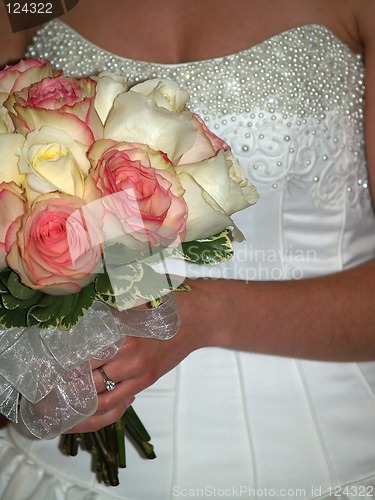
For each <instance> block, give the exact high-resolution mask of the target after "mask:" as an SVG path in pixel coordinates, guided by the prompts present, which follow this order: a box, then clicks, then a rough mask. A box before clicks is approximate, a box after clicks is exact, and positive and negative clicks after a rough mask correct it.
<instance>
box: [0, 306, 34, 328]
mask: <svg viewBox="0 0 375 500" xmlns="http://www.w3.org/2000/svg"><path fill="white" fill-rule="evenodd" d="M26 320H27V309H5V308H4V307H3V308H1V309H0V324H1V326H2V327H3V328H22V327H23V326H25V325H26Z"/></svg>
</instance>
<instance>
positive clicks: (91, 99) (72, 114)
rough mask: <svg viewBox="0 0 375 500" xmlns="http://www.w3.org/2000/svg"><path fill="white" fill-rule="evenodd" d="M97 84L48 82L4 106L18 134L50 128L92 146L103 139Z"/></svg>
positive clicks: (60, 79) (13, 96)
mask: <svg viewBox="0 0 375 500" xmlns="http://www.w3.org/2000/svg"><path fill="white" fill-rule="evenodd" d="M95 89H96V82H95V80H93V79H91V78H64V77H58V78H45V79H44V80H42V81H41V82H38V83H35V84H33V85H30V86H29V87H26V88H24V89H22V90H21V91H19V92H14V93H12V94H11V95H10V96H9V97H8V99H7V100H6V101H5V103H4V105H5V107H6V108H7V109H8V111H9V113H10V116H11V117H12V119H13V122H14V125H15V127H16V129H17V131H18V132H21V133H23V134H26V133H27V132H29V131H30V130H39V129H40V128H41V127H42V126H51V127H54V128H58V129H61V130H64V131H65V132H67V133H69V134H72V131H74V138H75V139H76V140H78V141H80V142H81V143H83V144H85V145H86V146H89V145H90V144H91V143H92V142H93V141H94V140H95V139H97V138H101V137H102V135H103V125H102V123H101V121H100V118H99V115H98V113H97V111H96V109H95Z"/></svg>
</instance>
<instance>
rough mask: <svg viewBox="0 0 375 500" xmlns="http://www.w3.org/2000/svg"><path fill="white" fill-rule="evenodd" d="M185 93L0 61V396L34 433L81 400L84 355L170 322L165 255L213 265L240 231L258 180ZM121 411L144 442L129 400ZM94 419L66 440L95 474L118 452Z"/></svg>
mask: <svg viewBox="0 0 375 500" xmlns="http://www.w3.org/2000/svg"><path fill="white" fill-rule="evenodd" d="M188 98H189V96H188V94H187V93H186V92H185V91H184V90H182V89H180V88H179V87H178V86H177V85H176V84H175V83H174V82H172V81H169V80H157V79H156V80H150V81H147V82H144V83H141V84H138V85H135V86H134V87H132V88H130V89H129V88H128V87H127V81H126V78H125V77H123V76H117V75H114V74H110V73H107V72H104V73H101V74H100V75H98V76H97V77H90V78H88V77H86V78H69V77H65V76H64V75H63V74H62V73H61V72H60V71H56V70H54V69H53V68H52V67H51V65H50V63H49V62H48V61H42V60H39V59H38V60H29V61H20V62H19V63H18V64H16V65H14V66H9V67H6V68H5V69H4V70H3V71H0V199H1V212H0V327H1V330H0V359H1V363H0V411H1V413H3V414H4V415H5V416H7V417H8V418H10V419H12V420H17V419H18V416H19V415H20V416H21V418H22V420H23V421H24V423H25V424H26V426H27V427H28V429H29V430H30V431H31V432H32V433H33V434H35V435H36V436H37V437H42V438H47V439H49V438H52V437H55V436H56V435H59V434H61V433H63V432H64V431H66V430H68V429H69V428H71V427H73V426H74V425H75V424H76V423H78V422H79V421H81V420H83V419H84V418H86V417H87V416H89V415H91V414H93V413H94V412H95V410H96V404H97V395H96V391H95V387H94V385H93V379H92V374H91V365H90V360H91V359H92V358H99V359H105V358H106V357H110V356H113V355H114V353H115V352H116V349H118V347H119V345H121V343H122V342H123V341H124V339H125V337H126V336H127V335H138V336H147V335H148V336H154V337H157V338H163V339H168V338H169V337H171V336H172V335H174V334H175V333H176V331H177V329H178V315H177V313H176V310H175V308H174V306H173V294H172V295H171V292H173V291H175V290H186V289H187V287H186V286H185V285H184V283H183V280H184V278H183V273H181V275H180V276H178V275H174V276H172V275H171V273H170V272H169V264H168V263H169V262H171V261H176V259H177V260H178V261H179V262H183V261H190V262H194V263H197V264H218V263H220V262H223V261H225V260H227V259H229V258H230V257H231V256H232V246H231V239H232V238H234V239H240V238H241V237H242V235H241V233H240V231H239V230H238V229H237V228H236V226H235V224H234V223H233V221H232V219H231V215H232V214H233V213H234V212H236V211H238V210H242V209H244V208H246V207H248V206H250V205H252V204H253V203H255V202H256V200H257V197H258V195H257V192H256V190H255V188H254V186H253V185H252V184H251V183H250V182H249V181H248V180H247V179H245V177H244V173H243V171H242V169H241V167H240V165H239V164H238V162H237V160H236V159H235V158H234V156H233V155H232V153H231V150H230V148H229V146H228V145H227V144H226V143H225V142H224V141H223V140H221V139H220V138H218V137H217V136H215V135H214V134H213V133H212V132H210V131H209V130H208V129H207V127H206V125H205V124H204V122H203V121H202V119H201V118H200V117H199V116H197V115H196V114H194V113H192V112H191V111H190V110H189V109H188V107H187V101H188ZM141 304H146V305H147V306H148V307H142V308H139V307H137V306H140V305H141ZM20 361H22V362H21V363H20ZM20 395H21V397H20ZM124 418H125V422H126V424H127V428H128V430H129V431H130V432H131V434H132V436H133V437H134V438H135V440H136V441H137V442H138V443H139V444H140V446H141V447H143V449H144V451H145V453H146V455H147V454H148V455H151V456H152V455H153V453H152V448H150V445H149V443H148V441H149V436H148V434H147V432H146V431H145V429H144V428H143V426H142V424H141V422H140V421H139V419H138V418H137V416H136V414H135V413H134V410H133V409H132V408H130V409H129V410H127V412H126V414H125V417H124ZM116 426H117V427H116ZM123 426H124V421H123V420H122V421H121V422H120V423H117V424H116V425H115V424H114V429H112V431H113V432H117V433H119V434H120V435H123ZM106 432H107V431H103V433H104V434H103V433H94V435H93V436H88V435H85V436H78V439H77V436H73V435H67V436H68V437H66V438H65V441H64V447H65V448H66V449H68V451H69V453H71V454H75V453H76V451H77V443H78V442H79V440H83V441H84V443H85V445H86V447H87V448H89V449H90V450H91V451H92V452H93V453H94V451H95V452H97V453H98V464H99V469H100V471H102V472H103V473H104V476H105V475H106V474H107V473H108V469H106V467H105V465H108V456H109V462H110V465H113V464H115V465H116V467H117V465H118V464H120V466H124V464H123V461H124V460H123V458H122V454H121V453H119V448H121V447H122V445H121V439H120V441H119V444H118V445H116V446H115V451H114V452H113V449H111V450H110V451H111V453H112V452H113V453H114V455H113V454H112V455H111V454H110V455H108V450H105V449H104V448H105V441H106ZM107 437H108V436H107ZM111 439H112V438H111V437H109V438H108V439H107V443H108V442H110V441H111ZM103 443H104V444H103ZM150 450H151V451H150ZM102 461H103V462H104V466H103V468H102ZM110 469H111V467H110ZM111 470H112V469H111ZM116 474H117V473H116V472H115V473H113V470H112V472H110V475H111V477H110V478H109V482H110V483H111V484H117V481H118V479H117V475H116Z"/></svg>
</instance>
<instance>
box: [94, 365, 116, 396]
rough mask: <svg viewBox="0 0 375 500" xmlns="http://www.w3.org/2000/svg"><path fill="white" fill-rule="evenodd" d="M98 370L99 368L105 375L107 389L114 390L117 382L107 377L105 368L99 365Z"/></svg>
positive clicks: (103, 375)
mask: <svg viewBox="0 0 375 500" xmlns="http://www.w3.org/2000/svg"><path fill="white" fill-rule="evenodd" d="M98 370H99V372H100V374H101V376H102V377H103V381H104V385H105V390H106V391H113V389H114V388H115V387H116V382H114V381H113V380H111V379H109V378H108V377H107V374H106V373H105V371H104V370H103V368H102V367H99V368H98Z"/></svg>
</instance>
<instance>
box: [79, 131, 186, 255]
mask: <svg viewBox="0 0 375 500" xmlns="http://www.w3.org/2000/svg"><path fill="white" fill-rule="evenodd" d="M88 155H89V159H90V161H91V164H92V170H91V172H90V176H89V177H88V178H87V180H86V186H87V188H88V189H89V188H90V185H91V191H92V190H93V187H94V189H95V188H96V190H97V191H98V192H99V195H100V196H101V197H103V203H104V205H105V207H106V210H107V214H106V220H105V221H104V232H105V237H106V240H107V241H108V240H109V239H111V238H113V237H115V236H119V235H120V234H123V235H131V236H132V237H133V238H135V239H136V240H137V241H139V242H143V243H151V245H167V246H168V245H171V244H173V242H175V241H176V240H177V239H178V242H179V241H180V240H183V239H184V236H185V229H186V228H185V226H186V218H187V207H186V204H185V201H184V199H183V193H184V191H183V189H182V187H181V184H180V182H179V180H178V177H177V175H176V174H175V172H174V168H173V166H172V164H171V163H170V161H169V160H168V158H167V156H166V155H164V154H163V153H161V152H158V151H154V150H153V149H151V148H149V147H147V146H145V145H143V144H131V143H126V142H121V143H116V142H114V141H112V140H110V139H107V140H102V141H98V142H96V143H95V144H94V145H93V146H92V148H91V149H90V150H89V153H88ZM93 185H94V186H93ZM86 194H87V192H86ZM91 198H95V195H94V196H91ZM120 226H121V229H119V227H120ZM106 228H107V229H106ZM116 231H117V232H116Z"/></svg>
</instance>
